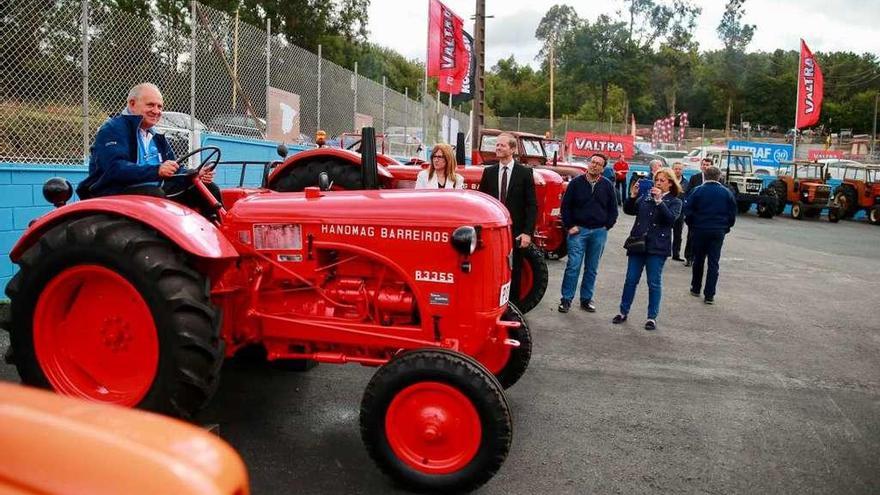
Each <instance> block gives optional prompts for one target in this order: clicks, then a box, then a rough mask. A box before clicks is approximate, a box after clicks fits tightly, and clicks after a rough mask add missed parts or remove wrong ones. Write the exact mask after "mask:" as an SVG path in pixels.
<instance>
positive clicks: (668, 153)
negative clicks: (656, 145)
mask: <svg viewBox="0 0 880 495" xmlns="http://www.w3.org/2000/svg"><path fill="white" fill-rule="evenodd" d="M654 154H655V155H660V156H662V157H663V158H665V159H666V161H667V162H668V163H675V162H682V163H684V161H683V160H682V158H684V157H685V156H687V154H688V152H687V151H682V150H657V151H655V152H654Z"/></svg>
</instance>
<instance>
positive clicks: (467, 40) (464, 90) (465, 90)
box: [452, 32, 477, 105]
mask: <svg viewBox="0 0 880 495" xmlns="http://www.w3.org/2000/svg"><path fill="white" fill-rule="evenodd" d="M464 46H465V49H466V50H467V57H468V62H467V66H468V70H467V72H465V73H464V78H463V79H462V80H461V88H460V91H459V92H458V94H455V93H453V96H452V103H453V104H456V105H457V104H460V103H464V102H466V101H468V100H472V99H474V91H476V90H477V85H476V81H475V78H476V77H477V57H475V56H474V38H473V36H471V35H470V34H468V33H467V32H464Z"/></svg>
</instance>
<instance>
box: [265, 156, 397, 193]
mask: <svg viewBox="0 0 880 495" xmlns="http://www.w3.org/2000/svg"><path fill="white" fill-rule="evenodd" d="M315 157H327V158H336V159H339V160H341V161H346V162H350V163H352V164H354V165H360V164H361V154H360V153H355V152H354V151H350V150H342V149H339V148H315V149H312V150H306V151H300V152H299V153H296V154H295V155H292V156H290V157H288V158H287V159H286V160H284V163H282V164H281V165H278V166H277V167H275V170H273V171H272V173H270V174H269V180H268V181H267V184H272V183H273V181H274V180H275V178H276V177H278V176H279V175H280V174H281V172H282V171H284V170H287V169H288V168H290V167H295V166H296V165H297V164H299V163H302V162H304V161H311V160H313V159H314V158H315ZM376 162H377V163H378V164H379V167H378V168H379V177H380V178H381V179H384V180H386V181H389V180H391V179H393V178H394V177H392V175H391V173H390V172H389V171H388V170H386V169H385V167H386V166H388V165H400V163H399V162H398V161H397V160H395V159H393V158H391V157H389V156H386V155H381V154H380V155H376Z"/></svg>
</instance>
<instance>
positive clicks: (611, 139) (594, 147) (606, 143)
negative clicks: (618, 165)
mask: <svg viewBox="0 0 880 495" xmlns="http://www.w3.org/2000/svg"><path fill="white" fill-rule="evenodd" d="M633 143H634V139H633V137H632V136H629V135H625V134H599V133H595V132H575V131H569V132H567V133H565V145H566V147H568V149H569V152H570V153H571V154H572V155H574V156H586V157H589V156H593V155H594V154H596V153H602V154H603V155H605V156H606V157H608V158H619V157H620V156H623V157H624V158H632V156H633V154H634V151H633V150H634V148H635V145H634V144H633Z"/></svg>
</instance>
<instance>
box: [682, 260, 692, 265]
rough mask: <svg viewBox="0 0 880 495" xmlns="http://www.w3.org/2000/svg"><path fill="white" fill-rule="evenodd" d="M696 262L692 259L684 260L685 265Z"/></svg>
mask: <svg viewBox="0 0 880 495" xmlns="http://www.w3.org/2000/svg"><path fill="white" fill-rule="evenodd" d="M693 264H694V263H693V262H692V261H691V260H684V266H691V265H693Z"/></svg>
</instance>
